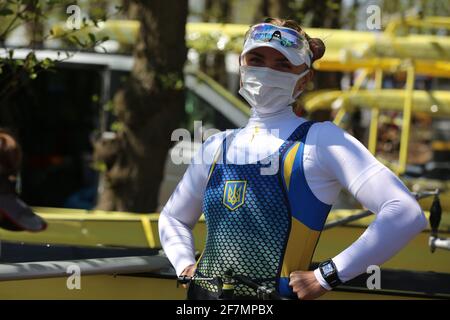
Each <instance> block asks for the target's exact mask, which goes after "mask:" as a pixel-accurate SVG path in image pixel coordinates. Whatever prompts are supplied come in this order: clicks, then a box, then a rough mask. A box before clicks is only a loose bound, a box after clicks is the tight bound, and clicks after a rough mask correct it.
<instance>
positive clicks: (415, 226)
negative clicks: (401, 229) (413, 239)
mask: <svg viewBox="0 0 450 320" xmlns="http://www.w3.org/2000/svg"><path fill="white" fill-rule="evenodd" d="M407 208H408V211H409V212H410V216H411V219H410V221H409V224H408V226H409V228H410V229H411V232H414V233H416V234H417V233H420V232H422V231H423V230H424V229H426V228H427V226H428V221H427V218H426V216H425V214H424V212H423V210H422V208H421V207H420V205H419V203H418V202H417V201H416V200H415V199H411V201H410V203H408V205H407Z"/></svg>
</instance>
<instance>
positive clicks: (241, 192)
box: [222, 180, 247, 210]
mask: <svg viewBox="0 0 450 320" xmlns="http://www.w3.org/2000/svg"><path fill="white" fill-rule="evenodd" d="M246 189H247V181H243V180H240V181H231V180H230V181H227V182H226V183H225V188H224V191H223V201H222V202H223V204H224V205H225V207H227V208H228V209H230V210H236V209H237V208H239V207H240V206H242V205H243V204H244V201H245V191H246Z"/></svg>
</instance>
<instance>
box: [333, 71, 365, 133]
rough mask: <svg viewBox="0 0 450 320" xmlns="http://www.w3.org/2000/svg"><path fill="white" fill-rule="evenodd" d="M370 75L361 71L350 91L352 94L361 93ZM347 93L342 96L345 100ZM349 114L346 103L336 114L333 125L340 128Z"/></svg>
mask: <svg viewBox="0 0 450 320" xmlns="http://www.w3.org/2000/svg"><path fill="white" fill-rule="evenodd" d="M368 75H369V70H367V69H364V70H362V71H361V73H360V74H359V75H358V76H357V77H356V79H355V82H354V83H353V87H352V88H351V89H350V94H355V93H357V92H358V91H359V89H360V88H361V86H362V84H363V83H364V81H365V80H366V79H367V76H368ZM346 95H347V93H344V94H343V95H342V98H343V99H344V100H345V96H346ZM346 114H347V110H346V107H345V103H344V104H343V105H342V106H341V108H340V109H339V111H338V112H337V113H336V116H335V117H334V120H333V123H334V124H335V125H337V126H340V125H341V124H342V121H343V120H344V117H345V115H346Z"/></svg>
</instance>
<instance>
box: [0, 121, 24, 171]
mask: <svg viewBox="0 0 450 320" xmlns="http://www.w3.org/2000/svg"><path fill="white" fill-rule="evenodd" d="M21 161H22V150H21V149H20V146H19V144H18V143H17V141H16V140H15V139H14V137H13V136H12V134H10V133H8V132H7V131H5V130H2V129H0V175H6V176H10V175H16V174H17V172H18V171H19V168H20V163H21Z"/></svg>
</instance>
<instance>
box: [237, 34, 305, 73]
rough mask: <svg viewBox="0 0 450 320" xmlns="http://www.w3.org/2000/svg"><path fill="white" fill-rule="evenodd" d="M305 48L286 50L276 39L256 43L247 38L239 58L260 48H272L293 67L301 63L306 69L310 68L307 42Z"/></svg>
mask: <svg viewBox="0 0 450 320" xmlns="http://www.w3.org/2000/svg"><path fill="white" fill-rule="evenodd" d="M304 44H305V46H304V47H303V48H301V49H297V48H288V47H285V46H283V45H282V44H281V43H280V41H278V40H277V39H273V40H271V41H268V42H263V41H258V40H254V39H251V37H250V36H249V37H248V38H247V40H246V41H245V43H244V49H243V50H242V53H241V58H243V57H244V55H245V54H246V53H248V52H250V51H252V50H253V49H256V48H261V47H268V48H273V49H275V50H277V51H278V52H280V53H281V54H282V55H284V56H285V57H286V58H287V59H288V60H289V62H290V63H292V64H293V65H294V66H299V65H301V64H303V63H306V65H307V66H308V67H311V55H312V54H311V51H310V49H309V44H308V43H307V41H304Z"/></svg>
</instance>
